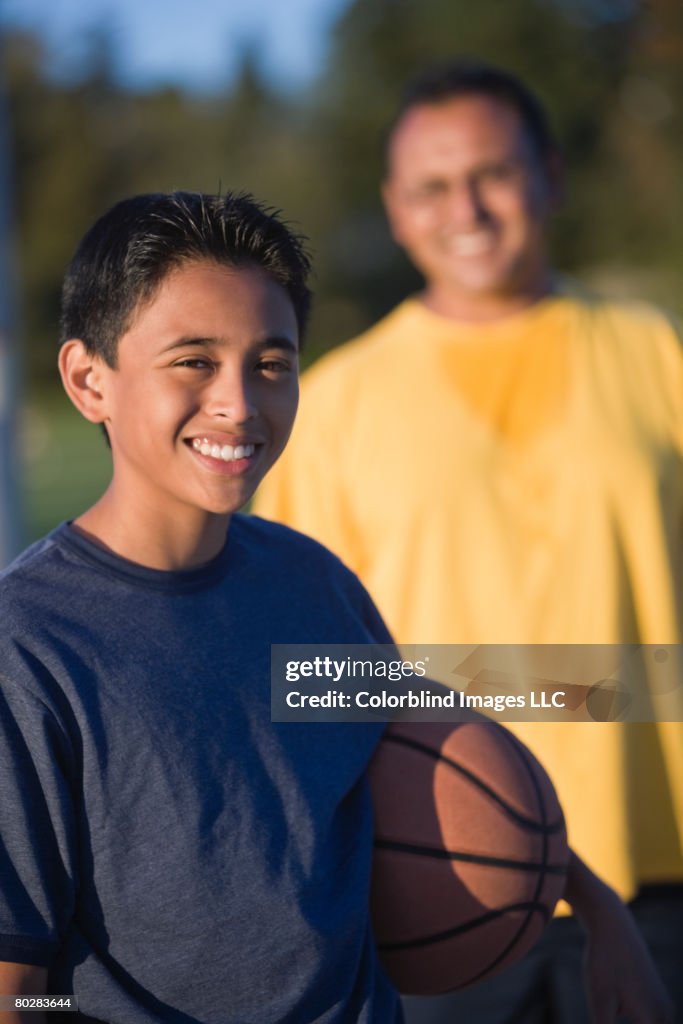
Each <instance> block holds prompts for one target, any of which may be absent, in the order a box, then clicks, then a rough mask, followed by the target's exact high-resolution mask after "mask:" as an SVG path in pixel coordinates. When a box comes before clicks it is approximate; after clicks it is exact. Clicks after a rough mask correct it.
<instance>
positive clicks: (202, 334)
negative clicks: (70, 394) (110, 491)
mask: <svg viewBox="0 0 683 1024" xmlns="http://www.w3.org/2000/svg"><path fill="white" fill-rule="evenodd" d="M297 352H298V327H297V321H296V316H295V314H294V309H293V306H292V303H291V301H290V299H289V296H288V295H287V293H286V291H285V290H284V288H282V287H281V286H280V285H278V284H277V283H276V282H275V281H273V280H272V279H271V278H270V277H269V276H268V275H267V274H266V273H265V272H264V271H263V270H261V269H260V268H257V267H247V268H240V269H233V268H229V267H223V266H217V265H215V264H212V263H200V262H197V263H188V264H185V265H183V266H182V267H180V268H178V269H177V270H173V271H171V273H169V275H168V276H167V277H166V278H165V279H164V281H163V282H162V284H161V286H160V288H159V290H158V291H157V292H156V294H155V296H154V298H153V299H152V300H151V301H150V302H149V303H147V304H144V305H142V306H141V307H140V308H139V309H138V311H137V313H136V314H135V316H134V320H133V322H132V325H131V326H130V328H129V329H128V330H127V331H126V333H125V334H124V335H123V336H122V337H121V339H120V341H119V347H118V362H117V367H116V369H112V368H111V367H108V366H106V365H105V364H104V363H102V362H101V361H99V360H97V361H96V365H95V366H94V368H93V371H92V384H93V386H94V387H97V388H98V390H99V392H100V393H101V394H102V396H103V397H102V403H103V404H102V411H103V417H102V419H103V422H104V423H105V425H106V429H107V433H108V435H109V440H110V443H111V449H112V458H113V463H114V481H113V483H114V487H115V488H116V491H117V493H118V495H119V496H122V497H123V498H124V500H126V499H129V500H132V498H133V496H135V503H136V504H137V506H138V507H140V506H141V505H142V506H143V507H144V508H145V509H146V510H148V511H149V513H150V515H151V516H152V517H153V516H154V515H155V514H157V513H158V514H159V515H163V516H168V514H169V513H170V514H173V512H174V510H175V511H178V512H179V511H180V510H181V509H182V508H185V509H187V508H194V509H197V510H203V511H205V512H209V513H218V514H226V513H230V512H234V511H236V510H237V509H239V508H240V507H241V506H242V505H244V503H245V502H246V501H248V499H249V498H250V497H251V495H252V494H253V493H254V490H255V489H256V487H257V485H258V484H259V482H260V481H261V479H262V478H263V476H264V475H265V474H266V473H267V472H268V470H269V469H270V467H271V466H272V465H273V463H274V462H275V460H276V459H277V457H278V456H279V455H280V453H281V451H282V449H283V448H284V446H285V444H286V442H287V438H288V437H289V433H290V430H291V428H292V424H293V422H294V416H295V413H296V407H297V400H298V356H297Z"/></svg>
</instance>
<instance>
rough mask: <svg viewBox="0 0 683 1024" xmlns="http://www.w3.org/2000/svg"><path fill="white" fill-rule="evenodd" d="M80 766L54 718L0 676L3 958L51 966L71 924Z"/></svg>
mask: <svg viewBox="0 0 683 1024" xmlns="http://www.w3.org/2000/svg"><path fill="white" fill-rule="evenodd" d="M74 763H75V758H74V751H73V748H72V744H71V743H70V741H69V739H68V737H67V734H66V732H65V730H64V728H63V727H62V725H61V724H60V722H59V721H58V719H57V717H56V715H55V713H54V712H53V711H52V710H51V709H50V708H49V707H48V706H47V705H46V704H45V703H43V701H41V700H40V699H39V698H38V697H37V696H35V695H34V694H33V693H31V692H28V691H26V690H25V689H24V688H22V687H20V686H19V685H18V684H17V683H16V682H15V681H14V680H13V679H12V678H11V677H10V676H8V675H7V673H6V671H3V672H0V960H3V961H10V962H16V963H26V964H34V965H38V966H49V965H50V964H51V962H52V960H53V958H54V956H55V954H56V952H57V951H58V949H59V947H60V944H61V941H62V938H63V936H64V934H65V932H66V930H67V928H68V926H69V922H70V921H71V918H72V914H73V906H74V896H75V891H76V884H77V880H76V870H75V863H76V856H75V847H76V844H75V800H74V796H73V792H72V788H71V785H70V783H69V778H70V777H71V778H72V777H73V768H74Z"/></svg>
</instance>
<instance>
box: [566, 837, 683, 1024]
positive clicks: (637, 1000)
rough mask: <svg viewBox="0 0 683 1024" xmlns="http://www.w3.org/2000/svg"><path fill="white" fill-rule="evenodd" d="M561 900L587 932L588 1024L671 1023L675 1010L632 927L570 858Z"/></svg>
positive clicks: (624, 911) (600, 885)
mask: <svg viewBox="0 0 683 1024" xmlns="http://www.w3.org/2000/svg"><path fill="white" fill-rule="evenodd" d="M565 899H566V900H567V902H568V903H570V904H571V906H572V908H573V910H574V912H575V913H576V916H577V917H578V918H579V920H580V921H581V923H582V925H583V926H584V928H585V929H586V932H587V943H586V957H585V978H586V988H587V997H588V1004H589V1006H590V1009H591V1013H592V1015H593V1021H594V1024H617V1022H618V1021H621V1020H627V1021H628V1022H629V1024H675V1010H674V1006H673V1003H672V1001H671V999H670V998H669V995H668V994H667V992H666V990H665V988H664V985H663V984H662V981H661V979H660V977H659V974H658V973H657V969H656V967H655V965H654V963H653V962H652V958H651V956H650V953H649V952H648V949H647V947H646V945H645V943H644V942H643V939H642V937H641V935H640V932H639V931H638V928H637V927H636V925H635V922H634V920H633V918H632V916H631V914H630V912H629V910H628V908H627V907H626V906H625V905H624V904H623V903H622V901H621V900H620V899H619V897H618V896H617V894H616V893H615V892H614V891H613V890H612V889H610V888H609V886H607V885H605V883H604V882H601V881H600V879H599V878H598V877H597V876H596V875H594V874H593V872H592V871H590V869H589V868H588V867H587V866H586V865H585V864H584V863H583V861H581V860H580V859H579V858H578V857H577V856H576V854H572V859H571V861H570V865H569V872H568V874H567V889H566V891H565Z"/></svg>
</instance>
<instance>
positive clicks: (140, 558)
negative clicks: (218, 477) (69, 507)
mask: <svg viewBox="0 0 683 1024" xmlns="http://www.w3.org/2000/svg"><path fill="white" fill-rule="evenodd" d="M140 513H141V510H139V509H137V508H131V507H130V505H126V506H124V507H123V508H120V507H119V505H118V502H117V501H116V498H115V495H114V494H112V493H111V489H110V490H109V491H107V492H105V494H104V495H103V496H102V497H101V498H100V500H99V501H98V502H97V503H96V504H95V505H93V506H92V508H90V509H88V511H87V512H84V513H83V515H81V516H78V518H77V519H75V520H74V522H73V526H74V528H75V529H76V530H78V531H80V532H81V533H82V534H84V536H86V537H87V538H88V539H89V540H91V541H93V542H94V543H95V544H98V545H99V546H100V547H102V548H104V549H105V550H107V551H111V552H112V553H113V554H115V555H119V556H120V557H121V558H125V559H127V560H128V561H129V562H136V563H137V564H138V565H143V566H145V567H146V568H148V569H160V570H162V571H167V572H172V571H176V572H177V571H182V570H184V569H196V568H198V567H199V566H201V565H205V564H206V563H207V562H210V561H211V559H212V558H215V557H216V555H218V554H219V553H220V552H221V551H222V549H223V547H224V545H225V538H226V535H227V530H228V524H229V521H230V516H229V515H218V514H212V513H208V512H200V511H198V510H196V509H191V510H189V514H188V515H187V516H184V517H183V516H175V517H174V518H173V519H172V520H170V519H169V520H166V521H165V522H161V521H159V520H158V519H155V520H154V522H153V523H151V522H149V521H146V519H148V517H145V515H144V511H143V512H142V514H140Z"/></svg>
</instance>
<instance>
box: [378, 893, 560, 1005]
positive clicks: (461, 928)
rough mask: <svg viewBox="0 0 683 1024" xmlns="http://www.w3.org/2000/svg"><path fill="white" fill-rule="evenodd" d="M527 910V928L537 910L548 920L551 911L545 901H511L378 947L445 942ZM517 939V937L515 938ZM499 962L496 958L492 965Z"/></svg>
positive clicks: (394, 948)
mask: <svg viewBox="0 0 683 1024" xmlns="http://www.w3.org/2000/svg"><path fill="white" fill-rule="evenodd" d="M515 910H525V911H526V912H527V914H526V917H525V919H524V927H525V928H526V923H527V921H528V920H529V919H530V918H531V915H532V914H533V913H534V912H535V913H538V914H541V916H542V917H543V918H544V920H546V921H547V920H548V918H549V916H550V915H549V913H548V908H547V907H546V906H545V905H544V904H543V903H537V902H528V903H510V904H509V905H508V906H505V907H500V908H499V909H497V910H490V911H489V912H488V913H486V914H481V915H480V916H479V917H473V918H471V920H469V921H464V922H463V923H462V924H459V925H456V926H455V927H454V928H447V929H446V930H445V931H443V932H433V933H432V934H430V935H421V936H420V937H419V938H417V939H404V940H402V941H401V942H378V943H377V948H378V949H379V950H380V951H381V952H382V953H397V952H399V951H400V950H404V951H405V950H408V949H414V948H415V947H418V946H431V945H433V944H434V943H436V942H445V941H447V940H448V939H453V938H455V937H456V935H461V934H462V933H463V932H468V931H471V930H472V928H475V927H479V926H480V925H482V924H489V923H490V922H491V921H496V920H497V919H498V918H499V917H503V916H504V915H505V914H509V913H510V912H511V911H515ZM513 941H514V942H516V941H517V937H515V939H514V940H513ZM497 962H498V959H496V960H495V961H494V962H493V965H492V966H495V964H496V963H497ZM490 970H491V967H487V968H486V969H485V970H484V971H480V972H479V974H477V975H475V978H478V977H480V975H482V974H486V973H487V972H488V971H490ZM475 978H471V979H468V981H467V984H468V985H470V984H471V983H472V981H474V980H475Z"/></svg>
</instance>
